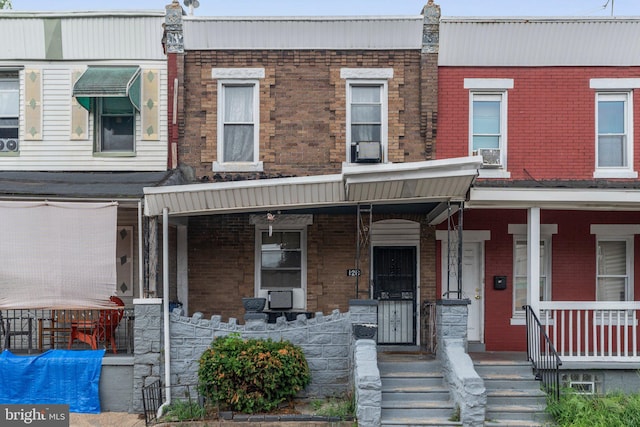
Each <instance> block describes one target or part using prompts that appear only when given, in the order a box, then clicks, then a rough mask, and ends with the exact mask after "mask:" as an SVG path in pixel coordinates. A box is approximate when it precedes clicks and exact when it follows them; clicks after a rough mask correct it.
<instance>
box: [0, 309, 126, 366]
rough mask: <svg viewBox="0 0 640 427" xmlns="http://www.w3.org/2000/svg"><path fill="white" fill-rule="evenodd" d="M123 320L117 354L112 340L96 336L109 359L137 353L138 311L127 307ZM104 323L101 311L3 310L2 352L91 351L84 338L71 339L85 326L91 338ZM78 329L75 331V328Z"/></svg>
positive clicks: (115, 332) (119, 325) (115, 334)
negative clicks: (135, 324)
mask: <svg viewBox="0 0 640 427" xmlns="http://www.w3.org/2000/svg"><path fill="white" fill-rule="evenodd" d="M122 311H123V315H122V318H121V319H120V320H119V321H118V323H117V324H116V325H115V328H113V338H114V343H115V351H113V349H112V348H111V344H110V340H108V341H109V342H105V340H104V335H101V334H99V333H96V336H97V338H98V339H97V343H96V344H97V348H98V349H101V348H106V349H107V352H106V353H105V356H108V357H111V356H131V355H133V352H134V339H133V331H134V330H133V328H134V322H135V316H134V309H133V308H130V307H125V308H124V309H123V310H122ZM99 324H100V310H96V309H93V310H77V309H73V310H70V309H68V310H64V309H63V310H43V309H10V310H0V350H4V349H5V348H6V349H8V350H9V351H11V352H12V353H15V354H38V353H43V352H45V351H47V350H51V349H64V350H66V349H71V350H90V349H91V345H90V344H89V343H88V342H86V341H87V340H86V339H85V340H84V341H83V340H82V339H81V340H79V339H77V337H74V339H72V340H71V343H70V338H71V335H72V333H73V331H74V330H78V327H81V328H82V330H81V332H82V333H83V334H87V335H91V334H92V332H93V330H92V328H94V327H97V326H98V325H99ZM74 328H75V329H74Z"/></svg>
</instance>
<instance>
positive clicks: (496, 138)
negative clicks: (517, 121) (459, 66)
mask: <svg viewBox="0 0 640 427" xmlns="http://www.w3.org/2000/svg"><path fill="white" fill-rule="evenodd" d="M464 87H465V89H469V153H470V154H471V155H479V156H482V170H481V171H480V176H483V177H500V178H508V177H509V174H508V172H506V166H507V90H508V89H513V79H474V78H469V79H464Z"/></svg>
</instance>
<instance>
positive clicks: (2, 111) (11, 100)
mask: <svg viewBox="0 0 640 427" xmlns="http://www.w3.org/2000/svg"><path fill="white" fill-rule="evenodd" d="M19 114H20V82H19V79H18V73H17V72H0V153H9V152H17V151H18V148H19V146H18V123H19Z"/></svg>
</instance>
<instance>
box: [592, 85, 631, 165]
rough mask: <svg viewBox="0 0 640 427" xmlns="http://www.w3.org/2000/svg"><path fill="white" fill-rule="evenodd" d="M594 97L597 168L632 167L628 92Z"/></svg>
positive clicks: (601, 94) (602, 94) (599, 94)
mask: <svg viewBox="0 0 640 427" xmlns="http://www.w3.org/2000/svg"><path fill="white" fill-rule="evenodd" d="M596 96H597V106H596V116H597V120H596V132H597V141H596V145H597V151H596V159H597V160H596V161H597V168H598V169H609V170H611V169H613V170H615V169H618V170H620V169H622V170H631V162H632V158H633V157H632V155H633V153H632V149H633V142H632V138H631V135H630V134H629V122H630V121H631V120H630V111H631V110H630V108H629V100H630V98H629V94H628V93H598V94H597V95H596Z"/></svg>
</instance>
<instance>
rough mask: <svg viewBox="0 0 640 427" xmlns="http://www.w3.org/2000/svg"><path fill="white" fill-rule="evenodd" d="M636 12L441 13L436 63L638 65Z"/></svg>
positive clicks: (639, 29) (639, 49)
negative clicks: (615, 15) (537, 15)
mask: <svg viewBox="0 0 640 427" xmlns="http://www.w3.org/2000/svg"><path fill="white" fill-rule="evenodd" d="M639 38H640V17H629V18H487V19H484V18H443V19H442V20H441V23H440V54H439V57H438V64H439V65H440V66H478V67H482V66H505V67H506V66H525V67H529V66H531V67H534V66H632V65H640V43H639V42H638V40H639Z"/></svg>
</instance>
